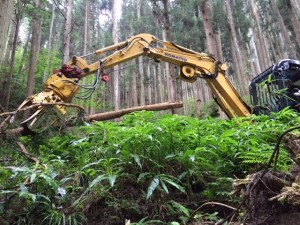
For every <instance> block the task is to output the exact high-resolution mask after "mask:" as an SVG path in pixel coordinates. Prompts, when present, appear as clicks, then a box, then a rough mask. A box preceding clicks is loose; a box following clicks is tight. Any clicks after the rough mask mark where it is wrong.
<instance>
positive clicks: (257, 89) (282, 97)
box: [249, 59, 300, 115]
mask: <svg viewBox="0 0 300 225" xmlns="http://www.w3.org/2000/svg"><path fill="white" fill-rule="evenodd" d="M249 88H250V99H251V104H252V105H253V106H254V107H253V113H254V114H256V115H261V114H269V113H270V112H278V111H280V110H282V109H284V108H285V107H287V106H290V107H291V108H294V106H296V105H298V104H299V103H300V97H299V96H300V61H297V60H292V59H285V60H281V61H280V62H279V63H278V64H275V65H273V66H271V67H269V68H268V69H267V70H265V71H264V72H262V73H261V74H259V75H258V76H257V77H255V78H254V79H253V80H252V82H251V83H250V87H249Z"/></svg>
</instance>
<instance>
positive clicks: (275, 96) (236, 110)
mask: <svg viewBox="0 0 300 225" xmlns="http://www.w3.org/2000/svg"><path fill="white" fill-rule="evenodd" d="M91 55H96V56H101V55H102V58H101V57H99V58H100V59H99V60H98V61H97V62H94V63H92V64H89V63H88V62H87V61H86V60H85V59H84V58H86V57H88V56H91ZM139 56H146V57H150V58H152V59H154V61H155V62H160V61H165V62H169V63H172V64H174V65H176V66H177V67H178V68H180V71H179V78H180V79H181V80H182V81H185V82H191V83H192V82H195V81H196V80H197V78H201V79H204V80H205V81H206V83H207V85H208V86H209V88H210V89H211V92H212V95H213V98H214V99H215V101H216V102H217V103H218V105H219V106H220V107H221V109H222V110H223V111H224V112H225V113H226V115H227V116H228V117H229V118H234V117H245V116H250V115H251V114H253V113H255V114H262V113H268V112H270V111H275V112H277V111H279V110H281V109H283V108H285V107H286V106H288V105H289V102H290V99H291V97H289V98H287V97H286V94H285V93H284V91H285V90H287V87H286V80H287V79H289V80H291V81H292V82H294V83H296V82H297V81H298V80H300V62H299V61H297V60H291V59H286V60H282V61H280V62H279V63H278V64H275V65H272V66H271V67H270V68H268V69H267V70H266V71H264V72H263V73H262V74H260V75H258V76H257V77H256V78H254V79H253V80H252V82H251V84H250V95H251V101H252V107H250V106H248V105H247V104H246V103H245V102H244V101H243V100H242V98H241V96H240V95H239V94H238V92H237V91H236V89H235V88H234V87H233V85H232V84H231V82H230V81H229V79H228V78H227V77H226V75H225V71H226V69H227V68H226V65H225V64H223V63H221V62H219V61H217V60H215V59H214V58H213V57H210V56H208V55H207V54H204V53H198V52H195V51H193V50H190V49H187V48H184V47H182V46H179V45H176V44H174V43H172V42H168V41H161V40H159V39H157V38H156V37H154V36H153V35H150V34H138V35H136V36H133V37H131V38H129V39H128V40H126V41H124V42H120V43H118V44H115V45H112V46H109V47H106V48H102V49H99V50H96V51H95V52H93V53H90V54H87V55H84V56H80V57H78V56H74V57H73V58H72V59H71V60H70V61H69V62H68V63H66V64H64V65H63V66H62V67H61V69H59V70H58V71H56V72H55V73H54V74H53V75H52V76H51V77H50V78H49V79H48V80H47V81H46V82H45V84H44V90H43V92H41V93H38V94H35V95H33V96H30V97H28V98H27V99H26V100H25V101H24V102H23V103H22V104H21V105H20V107H19V110H20V109H22V108H25V107H28V106H31V105H33V104H41V106H39V107H38V108H37V109H35V112H34V113H32V114H31V116H30V117H29V118H28V119H26V120H25V121H23V122H22V125H23V126H24V127H27V128H30V127H31V126H32V125H33V124H34V123H35V120H36V119H37V118H38V117H39V116H40V115H41V114H43V113H44V112H45V110H46V109H47V108H46V107H45V106H43V104H44V103H57V105H55V107H56V109H57V110H58V111H59V112H61V113H62V114H64V113H65V106H64V105H63V104H61V105H60V103H70V102H71V101H72V99H73V98H74V97H75V95H76V94H77V92H78V90H79V88H81V87H85V88H86V86H84V85H82V84H80V80H81V79H82V78H84V77H86V76H89V75H91V74H95V82H94V84H92V85H91V86H90V87H89V88H94V87H95V86H96V85H97V83H98V81H99V80H100V79H102V80H103V81H107V80H108V76H107V75H106V74H105V70H107V69H109V68H112V67H113V66H115V65H118V64H121V63H124V62H126V61H129V60H131V59H134V58H137V57H139ZM280 90H281V91H280ZM282 90H283V91H282ZM295 92H296V91H295ZM295 96H296V95H295ZM295 99H296V97H295Z"/></svg>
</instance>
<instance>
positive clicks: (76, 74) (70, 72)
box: [53, 64, 82, 78]
mask: <svg viewBox="0 0 300 225" xmlns="http://www.w3.org/2000/svg"><path fill="white" fill-rule="evenodd" d="M53 72H54V73H58V72H61V73H62V74H64V75H65V76H66V77H68V78H80V75H81V74H82V70H81V69H78V68H74V67H72V66H70V65H68V64H63V65H62V66H61V68H60V69H59V70H54V71H53Z"/></svg>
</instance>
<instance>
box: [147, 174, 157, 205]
mask: <svg viewBox="0 0 300 225" xmlns="http://www.w3.org/2000/svg"><path fill="white" fill-rule="evenodd" d="M158 185H159V179H158V177H154V178H153V180H152V181H151V183H150V185H149V187H148V191H147V200H148V199H149V198H150V197H151V196H152V194H153V192H154V190H155V189H156V188H157V187H158Z"/></svg>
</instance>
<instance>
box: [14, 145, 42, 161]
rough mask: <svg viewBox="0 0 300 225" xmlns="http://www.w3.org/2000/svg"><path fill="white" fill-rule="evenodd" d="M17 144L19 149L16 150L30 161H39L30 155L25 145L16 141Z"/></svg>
mask: <svg viewBox="0 0 300 225" xmlns="http://www.w3.org/2000/svg"><path fill="white" fill-rule="evenodd" d="M18 145H19V146H20V149H17V151H19V152H21V153H22V154H23V155H25V157H26V158H28V159H30V160H31V161H34V162H36V163H40V161H39V160H38V159H37V158H35V157H34V156H33V155H31V154H30V153H29V152H28V151H27V149H26V148H25V146H24V145H23V144H22V143H21V142H18Z"/></svg>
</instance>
